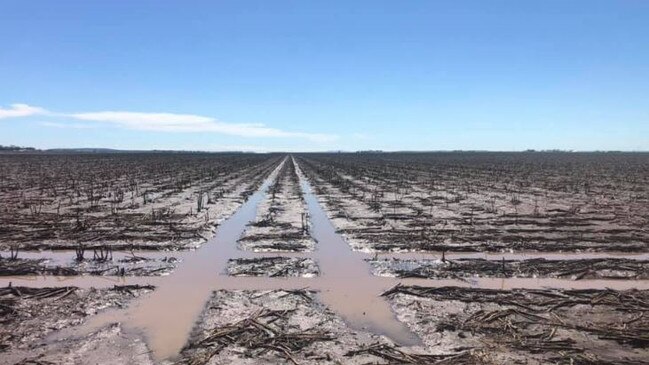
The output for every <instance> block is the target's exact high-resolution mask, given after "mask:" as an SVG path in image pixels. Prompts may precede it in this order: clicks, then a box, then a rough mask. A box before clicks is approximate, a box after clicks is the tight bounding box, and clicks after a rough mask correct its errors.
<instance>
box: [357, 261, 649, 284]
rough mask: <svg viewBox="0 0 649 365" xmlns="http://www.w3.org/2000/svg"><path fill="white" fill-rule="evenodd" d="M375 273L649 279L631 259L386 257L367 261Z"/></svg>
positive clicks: (647, 265) (647, 270) (646, 267)
mask: <svg viewBox="0 0 649 365" xmlns="http://www.w3.org/2000/svg"><path fill="white" fill-rule="evenodd" d="M369 262H370V265H371V266H372V272H373V273H374V275H378V276H392V277H399V278H428V279H460V280H462V279H467V278H471V277H486V278H562V279H570V280H583V279H588V280H593V279H606V280H611V279H619V280H649V261H644V260H632V259H615V258H603V259H588V260H579V259H577V260H546V259H529V260H505V259H502V260H485V259H469V258H466V259H457V260H449V259H439V260H425V259H424V260H413V259H405V260H404V259H386V260H370V261H369Z"/></svg>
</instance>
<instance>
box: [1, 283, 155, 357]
mask: <svg viewBox="0 0 649 365" xmlns="http://www.w3.org/2000/svg"><path fill="white" fill-rule="evenodd" d="M153 289H154V287H151V286H114V287H112V288H108V289H79V288H77V287H56V288H27V287H4V288H0V323H1V324H2V326H0V343H1V344H2V346H1V347H0V352H1V354H2V358H3V359H6V360H7V361H9V363H12V361H22V362H21V363H23V364H27V363H30V362H28V361H27V360H26V359H30V358H33V357H37V358H38V361H39V362H40V363H45V364H47V363H56V361H55V360H53V359H60V356H61V353H60V352H61V351H69V350H70V349H71V348H70V347H68V346H67V345H60V344H59V345H56V344H55V345H52V344H50V343H48V342H47V341H44V340H45V339H46V336H47V335H48V334H50V333H53V332H55V331H60V330H62V329H65V328H68V327H72V326H78V325H80V324H82V323H83V322H85V321H86V320H87V318H89V317H91V316H93V315H96V314H97V313H98V312H100V311H102V310H106V309H108V308H115V307H124V306H126V305H128V304H129V302H131V301H132V300H133V299H136V298H138V297H140V296H141V295H144V294H146V293H148V292H150V291H152V290H153ZM116 331H117V332H119V328H118V327H113V328H110V329H104V330H103V332H102V333H101V334H98V333H96V334H95V336H97V335H98V336H99V338H100V337H103V336H108V337H112V336H115V335H117V333H116ZM99 338H98V337H95V338H94V339H93V340H90V339H89V338H86V339H85V342H86V345H88V346H89V345H90V342H96V341H98V340H99ZM50 346H55V347H56V349H57V350H54V348H53V347H50ZM139 347H140V348H146V346H145V345H144V344H142V343H140V346H139ZM39 353H40V354H39ZM40 355H42V356H40ZM12 359H13V360H12ZM31 363H36V364H37V363H38V362H36V360H34V361H32V362H31Z"/></svg>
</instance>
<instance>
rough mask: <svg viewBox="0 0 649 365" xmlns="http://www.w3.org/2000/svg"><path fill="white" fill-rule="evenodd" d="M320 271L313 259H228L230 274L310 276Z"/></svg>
mask: <svg viewBox="0 0 649 365" xmlns="http://www.w3.org/2000/svg"><path fill="white" fill-rule="evenodd" d="M319 273H320V271H319V269H318V265H317V264H316V262H315V261H314V260H313V259H310V258H299V257H282V256H274V257H259V258H240V259H232V260H229V261H228V275H230V276H268V277H290V276H294V277H303V278H312V277H314V276H318V275H319Z"/></svg>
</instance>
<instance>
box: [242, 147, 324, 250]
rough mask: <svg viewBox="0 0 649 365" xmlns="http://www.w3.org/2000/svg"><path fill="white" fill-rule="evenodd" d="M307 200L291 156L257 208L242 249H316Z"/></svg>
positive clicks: (247, 229) (246, 231)
mask: <svg viewBox="0 0 649 365" xmlns="http://www.w3.org/2000/svg"><path fill="white" fill-rule="evenodd" d="M309 230H310V228H309V217H308V212H307V207H306V202H305V201H304V197H303V195H302V190H301V189H300V184H299V179H298V175H297V173H296V169H295V164H294V163H293V161H292V160H288V161H287V162H286V163H284V165H283V166H282V168H281V170H280V171H279V173H278V175H277V179H276V180H275V181H274V182H273V184H272V185H271V186H270V187H269V189H268V193H267V194H266V197H265V198H264V200H262V202H261V203H260V204H259V206H258V208H257V217H256V219H255V221H254V222H252V223H251V224H250V225H249V226H248V227H247V228H246V230H245V231H244V233H243V235H242V236H241V238H240V239H239V247H240V248H241V249H242V250H247V251H254V252H307V251H313V250H314V248H315V241H314V240H313V238H312V237H311V235H310V234H309Z"/></svg>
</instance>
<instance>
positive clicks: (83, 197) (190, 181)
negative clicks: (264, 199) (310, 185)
mask: <svg viewBox="0 0 649 365" xmlns="http://www.w3.org/2000/svg"><path fill="white" fill-rule="evenodd" d="M278 161H279V157H277V156H272V155H248V154H191V153H179V154H169V153H139V154H137V153H135V154H80V155H71V154H64V155H54V154H28V155H23V154H15V155H12V154H2V155H0V200H1V201H2V206H1V207H0V249H1V250H9V249H10V248H15V249H23V250H35V249H76V248H78V247H80V246H81V247H84V248H86V249H92V248H98V247H110V248H113V249H127V250H128V249H138V248H146V249H179V248H188V247H196V246H197V245H199V244H201V243H203V242H205V241H206V240H207V238H209V237H210V236H211V235H212V233H213V230H214V227H215V226H216V225H218V224H219V222H221V221H222V220H223V219H225V218H227V217H229V216H230V215H231V214H232V213H233V212H234V211H235V210H236V209H237V208H238V207H239V206H240V205H241V204H242V203H243V201H245V199H246V198H247V197H248V196H249V195H250V194H251V193H252V192H253V191H255V190H256V189H257V188H258V186H259V184H261V182H262V181H263V180H264V179H265V177H266V176H267V175H268V174H269V173H270V172H271V171H272V170H273V168H274V167H275V166H276V165H277V163H278Z"/></svg>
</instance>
